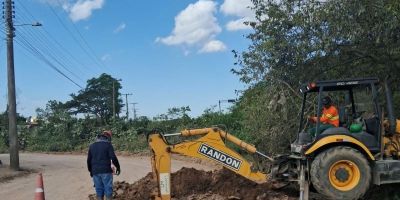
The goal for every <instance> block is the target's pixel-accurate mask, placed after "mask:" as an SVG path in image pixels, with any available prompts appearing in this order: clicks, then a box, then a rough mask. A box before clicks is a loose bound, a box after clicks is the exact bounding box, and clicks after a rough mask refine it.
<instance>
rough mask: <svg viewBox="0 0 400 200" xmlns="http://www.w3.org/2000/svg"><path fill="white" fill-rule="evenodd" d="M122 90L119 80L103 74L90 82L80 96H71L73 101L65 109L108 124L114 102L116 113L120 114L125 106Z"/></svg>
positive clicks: (67, 103) (79, 93) (80, 92)
mask: <svg viewBox="0 0 400 200" xmlns="http://www.w3.org/2000/svg"><path fill="white" fill-rule="evenodd" d="M121 88H122V87H121V84H120V83H119V82H118V80H116V79H115V78H113V77H111V76H110V75H108V74H101V75H100V77H99V78H92V79H90V80H88V81H87V86H86V88H85V89H82V90H80V91H79V92H78V95H75V94H71V97H72V100H70V101H68V102H66V103H65V108H68V109H69V111H70V112H71V113H72V114H92V115H94V116H96V118H99V119H100V120H101V122H102V123H108V122H110V120H111V118H112V116H113V109H114V108H113V105H114V102H115V112H116V113H120V111H121V108H122V106H123V104H122V100H121V99H120V98H119V96H120V93H119V90H120V89H121ZM113 98H114V99H113Z"/></svg>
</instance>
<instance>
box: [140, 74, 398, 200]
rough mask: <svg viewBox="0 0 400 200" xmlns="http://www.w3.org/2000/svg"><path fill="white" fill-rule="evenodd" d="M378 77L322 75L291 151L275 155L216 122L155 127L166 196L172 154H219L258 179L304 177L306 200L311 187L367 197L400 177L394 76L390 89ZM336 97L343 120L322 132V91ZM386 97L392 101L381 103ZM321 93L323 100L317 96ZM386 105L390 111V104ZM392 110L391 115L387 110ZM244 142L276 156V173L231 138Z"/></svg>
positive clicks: (307, 91) (156, 166)
mask: <svg viewBox="0 0 400 200" xmlns="http://www.w3.org/2000/svg"><path fill="white" fill-rule="evenodd" d="M379 84H380V81H379V80H378V79H377V78H363V79H351V80H333V81H318V82H314V83H310V84H306V85H304V86H302V87H301V89H300V91H301V93H302V94H303V102H302V109H301V117H300V126H299V131H298V134H297V135H298V136H297V139H296V140H295V141H294V142H293V143H292V144H291V153H290V154H288V155H279V156H275V157H269V156H267V155H265V154H264V153H261V152H260V151H258V150H257V149H256V147H255V146H254V145H251V144H248V143H246V142H244V141H241V140H240V139H238V138H236V137H235V136H233V135H231V134H229V133H227V132H225V131H224V130H222V129H220V128H217V127H212V128H203V129H193V130H184V131H182V132H180V133H172V134H164V133H163V131H162V130H159V129H155V130H153V131H151V132H150V133H149V135H148V142H149V145H150V148H151V150H152V153H153V156H152V167H153V173H154V176H155V177H156V179H157V181H158V185H159V194H158V196H157V197H156V198H157V199H161V200H169V199H171V183H170V180H171V179H170V172H171V154H172V153H174V154H181V155H185V156H189V157H196V158H202V159H208V160H212V161H214V162H216V163H219V164H221V165H223V166H224V167H226V168H227V169H230V170H232V171H233V172H235V173H237V174H239V175H241V176H243V177H246V178H248V179H250V180H252V181H255V182H265V181H272V180H274V181H280V182H283V183H289V182H297V183H298V184H299V188H300V198H299V199H300V200H306V199H308V193H309V187H310V186H311V185H312V186H313V188H315V190H316V191H317V192H318V193H320V194H322V195H324V196H325V197H326V199H346V200H348V199H359V198H361V197H362V196H363V195H364V194H365V193H366V192H367V190H368V188H370V186H371V184H375V185H381V184H387V183H398V182H400V159H399V158H400V121H399V120H398V119H396V118H395V117H394V111H393V103H392V94H391V91H390V90H389V87H388V84H387V81H385V82H384V84H383V91H384V95H383V96H381V95H380V94H379V92H378V91H381V90H380V87H379ZM326 95H329V96H331V97H333V98H332V99H333V102H334V104H335V105H336V106H337V107H338V110H339V121H340V125H339V127H332V128H329V129H326V130H324V131H321V132H319V131H318V129H319V128H320V126H321V122H320V117H321V112H322V103H321V101H322V98H323V97H324V96H326ZM385 99H386V109H383V107H381V106H382V105H383V104H380V102H384V101H385ZM313 100H315V102H314V101H313ZM315 104H316V105H317V106H316V110H317V121H316V126H315V127H314V130H315V133H316V134H315V135H312V134H309V133H308V132H307V131H306V129H307V128H310V127H307V126H308V122H307V119H306V117H305V115H306V114H307V112H306V110H309V108H310V107H311V108H312V107H313V106H314V105H315ZM385 110H386V112H385ZM385 116H386V117H385ZM195 135H197V136H202V137H199V138H197V139H194V140H192V141H184V142H180V143H177V144H170V143H169V142H168V138H169V137H171V136H181V137H186V136H195ZM227 141H229V142H231V143H233V144H235V145H237V146H238V147H240V148H242V149H244V150H246V151H248V152H250V153H253V154H258V155H260V156H261V157H263V158H265V159H267V160H270V161H271V162H270V163H271V166H270V171H269V172H268V173H264V172H260V171H257V170H255V169H254V167H253V166H252V164H251V163H250V162H248V161H247V160H246V159H245V158H244V157H243V156H241V155H240V154H239V153H237V152H236V151H234V150H232V149H231V148H229V147H228V146H226V142H227Z"/></svg>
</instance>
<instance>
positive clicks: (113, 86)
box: [112, 79, 122, 121]
mask: <svg viewBox="0 0 400 200" xmlns="http://www.w3.org/2000/svg"><path fill="white" fill-rule="evenodd" d="M116 81H122V79H117V80H112V98H113V99H112V102H113V116H112V118H113V121H115V82H116Z"/></svg>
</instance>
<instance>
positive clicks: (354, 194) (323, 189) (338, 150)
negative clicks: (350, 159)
mask: <svg viewBox="0 0 400 200" xmlns="http://www.w3.org/2000/svg"><path fill="white" fill-rule="evenodd" d="M342 154H351V155H352V156H354V157H357V158H358V159H359V161H360V162H361V164H360V166H359V168H360V171H361V174H364V175H365V178H366V180H365V181H364V182H360V183H361V184H362V186H361V187H359V188H355V189H356V191H353V190H352V191H350V192H348V194H350V195H348V194H347V195H346V194H340V192H339V191H338V192H333V191H331V190H329V188H327V186H326V185H324V182H323V177H321V176H322V175H323V174H322V173H321V171H323V170H321V169H323V168H324V167H330V166H327V165H328V163H327V161H328V158H329V157H336V156H338V155H342ZM364 167H365V169H363V168H364ZM363 170H364V173H363ZM311 182H312V184H313V185H314V187H315V189H316V190H317V191H318V192H319V193H320V194H322V195H323V196H325V197H326V198H327V199H345V200H353V199H360V198H361V197H362V196H363V195H364V194H365V193H366V192H367V190H368V188H369V186H370V183H371V168H370V166H369V163H368V161H367V159H366V158H365V156H364V155H363V154H361V153H360V152H359V151H358V150H356V149H354V148H351V147H347V146H338V147H333V148H330V149H328V150H325V151H323V152H321V153H320V154H318V155H317V157H315V159H314V161H313V162H312V164H311Z"/></svg>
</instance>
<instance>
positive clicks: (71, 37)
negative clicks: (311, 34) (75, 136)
mask: <svg viewBox="0 0 400 200" xmlns="http://www.w3.org/2000/svg"><path fill="white" fill-rule="evenodd" d="M250 7H251V1H250V0H187V1H182V0H159V1H156V0H146V1H133V0H118V1H116V0H114V1H111V0H15V18H14V24H15V28H16V33H15V35H16V36H15V38H14V54H15V55H14V56H15V78H16V90H17V112H18V113H21V114H22V115H24V116H35V115H36V114H35V110H36V108H38V107H39V108H44V107H45V105H46V103H47V102H48V101H49V100H57V101H61V102H65V101H68V100H70V99H71V98H70V94H72V93H78V91H79V90H80V89H81V88H80V87H85V86H86V81H87V80H88V79H90V78H93V77H98V76H99V75H100V74H102V73H107V74H110V75H111V76H113V77H114V78H116V79H122V81H121V84H122V87H123V88H122V89H121V90H120V92H121V93H132V94H133V95H131V96H128V101H129V103H134V102H135V103H138V104H137V105H136V108H137V114H138V116H149V117H154V116H156V115H158V114H161V113H166V112H167V110H168V108H171V107H181V106H189V107H190V108H191V110H192V111H191V112H190V115H191V116H198V115H201V114H202V113H203V111H204V110H205V109H206V108H210V107H212V106H217V105H218V101H219V100H226V99H235V98H237V97H238V96H237V93H236V92H235V91H237V90H243V89H245V88H246V85H245V84H243V83H241V82H240V81H239V77H238V76H236V75H234V74H232V73H231V72H230V70H231V69H232V68H233V67H234V62H235V58H234V57H233V53H232V50H236V51H239V52H240V51H243V50H246V49H247V47H248V46H249V44H250V41H249V40H248V39H247V38H246V37H245V36H246V35H248V34H249V33H250V32H251V29H250V27H248V26H246V25H244V24H243V22H244V21H251V20H254V14H253V12H252V11H251V9H250ZM36 22H39V23H40V24H42V26H39V27H38V26H30V25H29V24H32V23H36ZM27 24H28V25H27ZM1 30H2V32H0V34H2V35H3V36H2V37H1V38H2V39H3V40H2V43H0V55H1V57H0V59H1V62H0V95H1V96H0V97H1V98H0V111H1V112H3V111H4V110H5V109H6V105H7V92H6V91H7V84H6V80H7V76H6V74H7V73H6V50H5V49H6V44H5V35H4V32H5V28H4V22H3V23H2V29H1ZM123 100H124V103H125V98H123ZM221 106H222V108H223V109H226V108H227V107H228V106H229V105H228V104H227V103H223V104H221ZM216 109H218V107H216ZM123 110H125V108H123ZM129 111H130V116H132V115H133V114H132V113H133V111H132V106H131V105H130V108H129ZM124 113H125V111H123V114H122V115H124Z"/></svg>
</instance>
